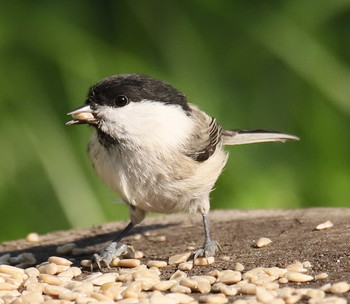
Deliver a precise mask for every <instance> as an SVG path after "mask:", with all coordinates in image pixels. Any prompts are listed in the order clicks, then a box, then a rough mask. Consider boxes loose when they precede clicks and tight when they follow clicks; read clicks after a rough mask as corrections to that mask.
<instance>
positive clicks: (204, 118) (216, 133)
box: [186, 105, 222, 162]
mask: <svg viewBox="0 0 350 304" xmlns="http://www.w3.org/2000/svg"><path fill="white" fill-rule="evenodd" d="M190 107H191V109H192V111H191V112H190V115H192V116H193V118H194V120H195V121H196V123H195V125H196V128H195V129H194V130H193V135H192V137H191V138H190V141H189V144H188V145H187V146H186V155H187V156H188V157H191V158H192V159H194V160H195V161H198V162H202V161H205V160H207V159H208V158H209V157H210V156H211V155H213V153H214V152H215V149H216V146H217V145H218V143H219V141H220V139H221V134H222V128H221V127H220V126H219V125H218V124H217V123H216V120H215V119H214V118H212V117H210V116H208V115H207V114H205V113H204V112H202V111H201V110H199V109H198V108H197V107H195V106H193V105H190Z"/></svg>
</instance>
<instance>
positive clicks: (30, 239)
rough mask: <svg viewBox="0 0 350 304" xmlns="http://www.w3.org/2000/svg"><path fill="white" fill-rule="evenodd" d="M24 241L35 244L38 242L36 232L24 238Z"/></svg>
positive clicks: (38, 238)
mask: <svg viewBox="0 0 350 304" xmlns="http://www.w3.org/2000/svg"><path fill="white" fill-rule="evenodd" d="M26 241H27V242H30V243H36V242H39V241H40V237H39V234H37V233H36V232H31V233H29V234H28V235H27V236H26Z"/></svg>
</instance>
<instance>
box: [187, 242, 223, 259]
mask: <svg viewBox="0 0 350 304" xmlns="http://www.w3.org/2000/svg"><path fill="white" fill-rule="evenodd" d="M217 249H219V250H220V251H221V252H222V249H221V247H220V245H219V243H217V242H216V241H212V240H208V241H206V242H205V244H204V246H203V247H202V248H199V249H197V250H196V251H194V252H193V264H194V263H195V261H196V259H197V258H198V257H205V258H206V260H207V261H208V258H209V257H211V256H214V255H215V252H216V250H217Z"/></svg>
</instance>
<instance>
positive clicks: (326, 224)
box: [316, 221, 333, 230]
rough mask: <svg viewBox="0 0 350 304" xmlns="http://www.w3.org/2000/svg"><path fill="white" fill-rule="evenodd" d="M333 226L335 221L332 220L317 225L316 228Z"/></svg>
mask: <svg viewBox="0 0 350 304" xmlns="http://www.w3.org/2000/svg"><path fill="white" fill-rule="evenodd" d="M332 227H333V223H332V222H331V221H326V222H324V223H322V224H319V225H317V226H316V230H323V229H328V228H332Z"/></svg>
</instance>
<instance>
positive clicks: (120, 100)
mask: <svg viewBox="0 0 350 304" xmlns="http://www.w3.org/2000/svg"><path fill="white" fill-rule="evenodd" d="M128 103H129V100H128V97H126V96H124V95H119V96H117V98H116V99H115V100H114V104H115V105H116V106H117V107H124V106H126V105H127V104H128Z"/></svg>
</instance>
